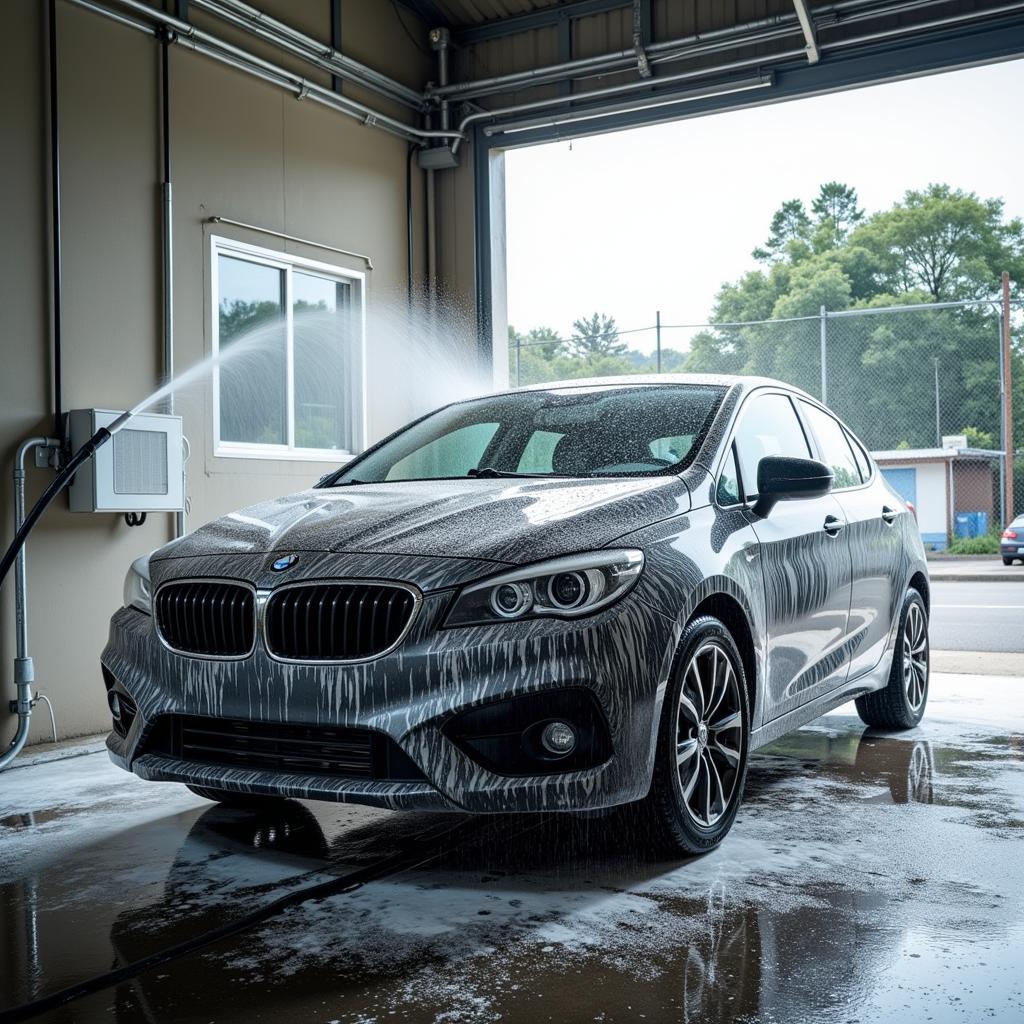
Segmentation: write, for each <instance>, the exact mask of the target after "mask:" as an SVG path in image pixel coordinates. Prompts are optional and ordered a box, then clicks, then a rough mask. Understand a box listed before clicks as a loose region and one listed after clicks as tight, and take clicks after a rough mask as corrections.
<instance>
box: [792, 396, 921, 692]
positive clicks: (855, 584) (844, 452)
mask: <svg viewBox="0 0 1024 1024" xmlns="http://www.w3.org/2000/svg"><path fill="white" fill-rule="evenodd" d="M799 406H800V411H801V413H802V414H803V416H804V418H805V421H806V422H807V424H808V426H809V427H810V433H811V435H812V440H813V441H814V443H815V447H816V451H817V457H818V458H819V459H820V460H821V461H822V462H824V463H825V464H826V465H827V466H830V467H831V468H832V472H833V473H834V474H835V476H834V480H833V484H832V493H833V494H834V495H835V497H836V500H837V501H838V502H839V504H840V505H841V506H842V508H843V517H844V518H845V519H846V535H847V543H848V544H849V546H850V556H851V558H852V560H853V576H852V582H851V599H850V625H849V631H850V644H851V652H850V653H851V659H850V672H849V677H850V678H851V679H852V678H855V677H856V676H859V675H861V674H862V673H864V672H868V671H870V670H871V669H873V668H874V667H875V666H876V665H877V664H878V662H879V660H880V659H881V657H882V653H883V652H884V650H885V644H886V641H887V639H888V637H889V631H890V627H891V625H892V620H893V617H894V616H895V615H897V614H898V613H899V608H900V606H901V603H902V599H903V590H902V580H901V578H900V559H901V557H902V554H903V529H902V523H901V522H900V519H901V517H902V516H905V515H907V514H908V513H907V510H906V506H905V505H904V504H903V502H902V501H900V500H898V499H897V498H896V496H895V495H894V494H893V492H892V491H891V490H890V489H889V487H888V486H887V485H886V482H885V481H884V480H883V479H882V477H881V474H880V473H878V472H877V471H875V470H873V469H872V466H871V460H870V459H869V458H868V455H867V453H866V452H865V450H864V446H863V445H862V444H861V443H860V442H859V441H858V440H857V439H856V438H854V437H853V436H852V435H851V434H850V433H849V431H848V430H846V429H845V428H844V427H843V426H842V425H841V424H840V423H839V421H838V420H837V419H836V418H835V417H834V416H832V415H831V414H830V413H829V412H827V411H826V410H824V409H821V408H819V407H818V406H817V405H813V404H812V403H810V402H806V401H803V400H800V403H799Z"/></svg>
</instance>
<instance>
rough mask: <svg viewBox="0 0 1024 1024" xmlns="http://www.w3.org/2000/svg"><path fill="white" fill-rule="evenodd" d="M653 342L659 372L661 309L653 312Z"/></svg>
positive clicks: (659, 371)
mask: <svg viewBox="0 0 1024 1024" xmlns="http://www.w3.org/2000/svg"><path fill="white" fill-rule="evenodd" d="M654 343H655V345H656V346H657V353H658V373H661V310H660V309H659V310H658V311H657V312H656V313H655V314H654Z"/></svg>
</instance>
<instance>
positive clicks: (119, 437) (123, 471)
mask: <svg viewBox="0 0 1024 1024" xmlns="http://www.w3.org/2000/svg"><path fill="white" fill-rule="evenodd" d="M111 444H112V445H113V446H114V493H115V494H166V493H167V434H165V433H163V432H162V431H159V430H132V429H131V428H130V427H125V428H123V429H121V430H119V431H118V432H117V433H116V434H115V435H114V437H113V439H112V441H111Z"/></svg>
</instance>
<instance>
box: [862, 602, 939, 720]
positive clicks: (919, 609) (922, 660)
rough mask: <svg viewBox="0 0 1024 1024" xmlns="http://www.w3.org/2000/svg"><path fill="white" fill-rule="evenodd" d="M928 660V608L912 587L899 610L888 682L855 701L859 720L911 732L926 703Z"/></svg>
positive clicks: (928, 673) (928, 674)
mask: <svg viewBox="0 0 1024 1024" xmlns="http://www.w3.org/2000/svg"><path fill="white" fill-rule="evenodd" d="M930 657H931V648H930V645H929V642H928V609H927V608H926V607H925V603H924V598H922V597H921V595H920V594H919V593H918V592H917V591H916V590H915V589H914V588H913V587H911V588H910V589H909V590H908V591H907V593H906V595H905V597H904V598H903V607H902V608H901V609H900V624H899V632H898V633H897V636H896V650H895V651H894V652H893V656H892V669H891V670H890V672H889V681H888V682H887V683H886V685H885V686H884V687H882V689H881V690H875V691H873V692H872V693H866V694H864V696H863V697H858V698H857V701H856V704H857V714H858V715H860V718H861V721H862V722H863V723H864V724H865V725H869V726H871V727H872V728H874V729H913V728H914V726H915V725H917V724H918V722H920V721H921V718H922V716H923V715H924V709H925V705H926V704H927V703H928V679H929V676H930Z"/></svg>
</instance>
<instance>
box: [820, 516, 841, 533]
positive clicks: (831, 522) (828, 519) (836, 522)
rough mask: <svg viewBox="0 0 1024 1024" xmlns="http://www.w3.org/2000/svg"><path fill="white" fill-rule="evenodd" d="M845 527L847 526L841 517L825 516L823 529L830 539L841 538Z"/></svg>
mask: <svg viewBox="0 0 1024 1024" xmlns="http://www.w3.org/2000/svg"><path fill="white" fill-rule="evenodd" d="M844 526H846V522H845V520H842V519H840V518H839V516H825V525H824V527H823V529H824V531H825V532H826V533H827V534H828V535H829V536H830V537H837V536H839V534H840V532H841V531H842V529H843V527H844Z"/></svg>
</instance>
